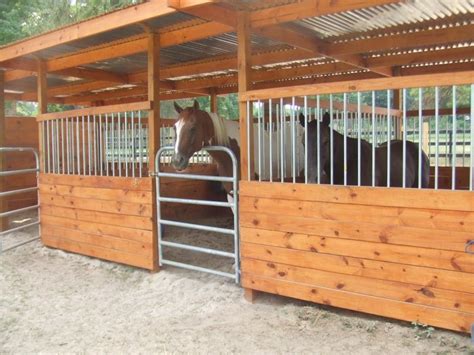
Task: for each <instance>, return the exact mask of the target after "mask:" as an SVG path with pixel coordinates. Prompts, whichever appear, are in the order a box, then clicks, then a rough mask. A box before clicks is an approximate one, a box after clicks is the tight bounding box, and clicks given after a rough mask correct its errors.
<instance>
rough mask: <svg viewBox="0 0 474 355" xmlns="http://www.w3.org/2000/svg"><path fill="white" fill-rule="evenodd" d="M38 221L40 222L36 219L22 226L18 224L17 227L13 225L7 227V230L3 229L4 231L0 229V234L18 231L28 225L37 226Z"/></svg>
mask: <svg viewBox="0 0 474 355" xmlns="http://www.w3.org/2000/svg"><path fill="white" fill-rule="evenodd" d="M39 223H40V222H39V221H36V222H32V223H28V224H24V225H22V226H18V227H15V228H11V229H7V230H4V231H1V232H0V236H2V235H5V234H8V233H11V232H16V231H19V230H22V229H25V228H28V227H33V226H37V225H38V224H39Z"/></svg>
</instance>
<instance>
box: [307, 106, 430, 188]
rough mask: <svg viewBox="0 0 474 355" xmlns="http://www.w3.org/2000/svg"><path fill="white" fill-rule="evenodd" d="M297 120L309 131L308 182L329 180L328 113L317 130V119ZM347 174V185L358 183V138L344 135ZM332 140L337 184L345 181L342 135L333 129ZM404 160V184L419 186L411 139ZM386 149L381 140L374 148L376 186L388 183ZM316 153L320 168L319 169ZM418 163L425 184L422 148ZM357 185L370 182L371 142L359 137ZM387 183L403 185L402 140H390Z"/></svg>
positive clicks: (427, 166) (426, 173) (427, 165)
mask: <svg viewBox="0 0 474 355" xmlns="http://www.w3.org/2000/svg"><path fill="white" fill-rule="evenodd" d="M300 123H301V125H302V126H304V127H305V126H307V127H306V129H307V130H308V181H309V182H311V183H315V182H317V181H318V175H319V177H320V182H321V183H323V184H327V183H330V181H331V130H332V128H331V127H330V126H329V123H330V116H329V113H327V112H326V113H325V114H324V116H323V120H322V122H320V125H319V129H320V133H319V147H318V144H317V139H318V124H317V121H316V120H313V121H311V122H309V123H306V120H305V117H304V116H303V115H300ZM345 139H346V161H347V166H346V174H347V184H348V185H358V164H357V162H358V141H357V138H350V137H346V138H345ZM332 140H333V144H332V145H333V154H334V156H333V169H332V171H333V174H334V175H333V182H334V184H336V185H343V184H344V135H342V134H340V133H338V132H337V131H335V130H332ZM405 143H406V159H405V160H406V161H405V164H406V165H405V186H406V187H418V184H419V178H418V176H419V175H418V156H419V147H418V144H415V143H413V142H410V141H406V142H405ZM387 149H388V144H387V143H383V144H381V145H379V146H378V147H377V148H375V181H374V182H375V186H387V175H388V169H387V167H388V166H387ZM318 152H319V171H318V161H317V159H318ZM421 153H422V154H421V157H422V164H421V187H428V184H429V171H430V163H429V159H428V157H427V156H426V154H425V153H424V152H423V151H422V152H421ZM360 184H361V185H363V186H371V185H372V144H370V143H369V142H367V141H365V140H363V139H361V142H360ZM390 186H393V187H402V186H403V141H401V140H391V141H390Z"/></svg>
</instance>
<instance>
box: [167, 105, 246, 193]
mask: <svg viewBox="0 0 474 355" xmlns="http://www.w3.org/2000/svg"><path fill="white" fill-rule="evenodd" d="M174 107H175V109H176V112H178V114H179V116H178V119H177V120H176V123H175V124H174V128H175V133H176V143H175V149H174V155H173V159H172V162H171V163H172V165H173V167H174V168H175V169H176V170H178V171H182V170H184V169H186V168H187V167H188V164H189V159H190V158H191V157H192V156H193V154H194V153H196V152H198V151H200V150H201V149H202V148H204V147H206V146H211V145H219V146H224V147H228V148H230V149H231V150H232V152H233V153H234V154H235V157H236V158H237V162H240V149H239V145H238V143H237V141H236V140H235V139H232V138H230V137H229V136H228V134H227V130H226V126H225V123H224V120H223V119H222V118H220V117H219V116H218V115H217V114H215V113H208V112H206V111H203V110H201V109H199V103H198V102H197V101H196V100H195V101H194V105H193V106H191V107H186V108H184V109H183V108H182V107H180V106H179V105H178V104H177V103H176V102H175V103H174ZM209 154H210V156H211V157H212V158H213V159H214V161H215V162H216V164H217V172H218V174H219V176H232V160H231V158H230V157H229V155H228V154H227V153H225V152H221V151H210V152H209ZM239 173H240V170H239V167H237V174H239ZM223 185H224V189H225V190H226V192H227V193H228V194H229V193H231V190H232V183H224V184H223Z"/></svg>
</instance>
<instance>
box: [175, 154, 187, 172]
mask: <svg viewBox="0 0 474 355" xmlns="http://www.w3.org/2000/svg"><path fill="white" fill-rule="evenodd" d="M188 162H189V159H188V158H186V157H185V156H184V155H182V154H175V155H173V159H172V160H171V165H173V168H175V169H176V170H178V171H181V170H184V169H186V168H187V167H188Z"/></svg>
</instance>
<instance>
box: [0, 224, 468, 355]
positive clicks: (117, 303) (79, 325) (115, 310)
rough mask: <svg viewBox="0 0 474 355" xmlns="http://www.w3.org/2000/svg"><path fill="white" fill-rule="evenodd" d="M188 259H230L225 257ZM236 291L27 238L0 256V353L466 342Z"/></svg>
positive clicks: (374, 347) (433, 347)
mask: <svg viewBox="0 0 474 355" xmlns="http://www.w3.org/2000/svg"><path fill="white" fill-rule="evenodd" d="M167 235H168V237H170V236H171V237H176V239H175V240H183V239H187V240H192V239H196V234H195V233H189V231H186V232H185V233H182V232H179V230H178V229H174V230H173V229H171V230H168V231H167ZM214 238H215V236H212V235H211V236H207V237H206V240H207V241H206V243H209V244H208V245H214V244H213V243H217V242H216V241H215V239H214ZM221 238H222V237H221ZM221 247H223V248H224V249H225V248H230V247H231V244H229V242H228V241H226V242H225V243H224V246H221ZM170 257H172V258H176V259H180V258H182V257H184V256H183V255H171V256H170ZM181 260H182V259H181ZM188 260H189V259H188ZM192 261H193V262H196V263H201V264H202V263H204V265H212V266H214V267H218V268H220V269H223V270H227V271H230V270H231V269H232V263H229V260H218V261H213V262H212V263H209V262H208V261H206V260H205V259H201V260H197V259H192ZM206 263H207V264H206ZM242 294H243V292H242V289H241V288H239V287H238V286H236V285H235V284H234V283H233V282H232V281H230V280H227V279H224V278H220V277H217V276H209V275H206V274H201V273H196V272H189V271H185V270H180V269H176V268H172V267H167V268H165V269H164V270H162V271H161V272H159V273H157V274H150V273H149V272H146V271H142V270H137V269H134V268H130V267H127V266H122V265H117V264H113V263H108V262H103V261H99V260H94V259H90V258H88V257H83V256H79V255H74V254H68V253H65V252H62V251H58V250H51V249H47V248H44V247H42V246H41V244H40V242H39V241H36V242H33V243H30V244H27V245H25V246H22V247H19V248H17V249H15V250H12V251H9V252H6V253H4V254H3V255H1V256H0V353H1V354H3V353H21V354H24V353H37V352H45V353H94V354H96V353H117V352H120V353H151V352H153V353H246V354H248V353H271V354H275V353H291V354H295V353H341V352H344V353H346V352H347V353H348V352H350V353H356V354H363V353H381V352H383V353H384V354H407V353H416V352H422V353H433V352H447V353H460V352H461V353H462V352H464V353H469V352H473V351H474V347H472V346H471V345H470V339H469V337H468V336H466V335H460V334H456V333H453V332H447V331H440V330H431V329H426V328H419V329H416V327H415V326H413V325H410V324H407V323H399V322H393V321H389V320H387V319H383V318H377V317H368V316H365V315H362V314H358V313H357V314H356V313H352V312H348V311H342V310H337V309H335V308H327V307H322V306H318V305H314V304H309V303H305V302H300V301H296V300H291V299H287V298H283V297H277V296H272V295H265V294H262V295H260V296H259V298H258V299H257V301H256V303H255V304H253V305H252V304H249V303H247V302H245V301H244V299H243V297H242Z"/></svg>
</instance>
